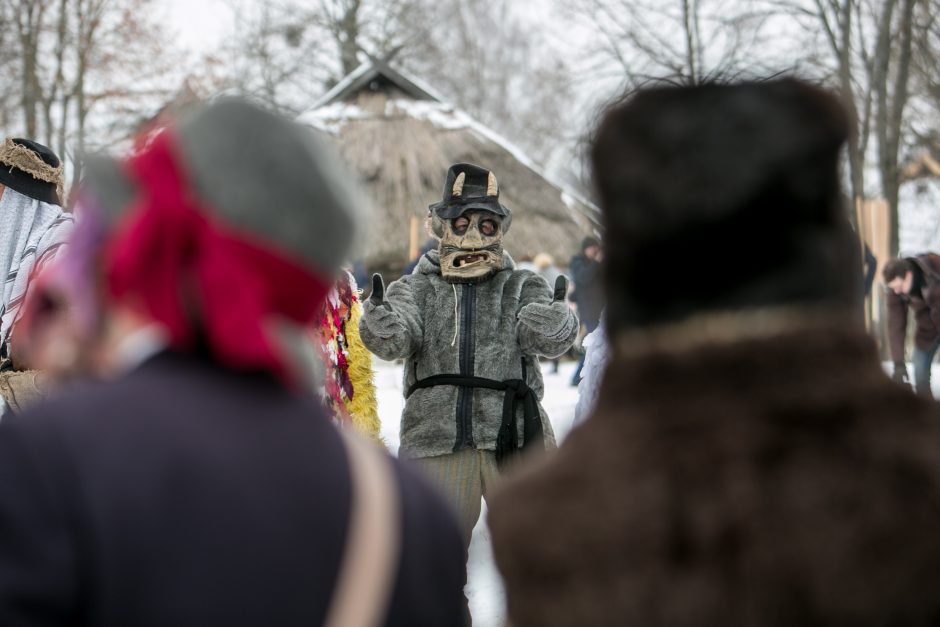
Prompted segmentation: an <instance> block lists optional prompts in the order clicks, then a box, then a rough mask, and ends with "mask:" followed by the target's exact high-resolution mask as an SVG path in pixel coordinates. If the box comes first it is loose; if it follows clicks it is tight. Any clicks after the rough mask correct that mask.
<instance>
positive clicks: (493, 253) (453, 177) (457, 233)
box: [430, 163, 512, 283]
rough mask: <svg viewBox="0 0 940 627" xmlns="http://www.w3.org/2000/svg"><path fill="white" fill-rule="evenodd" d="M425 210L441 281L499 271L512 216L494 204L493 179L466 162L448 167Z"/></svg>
mask: <svg viewBox="0 0 940 627" xmlns="http://www.w3.org/2000/svg"><path fill="white" fill-rule="evenodd" d="M430 210H431V211H430V218H431V230H432V231H433V233H434V235H435V236H437V237H438V238H439V239H440V246H439V249H438V250H439V252H440V260H441V275H442V276H443V277H444V278H445V279H447V280H448V281H453V282H459V283H465V282H479V281H482V280H485V279H487V278H488V277H490V276H492V275H493V274H495V273H496V272H498V271H499V270H501V269H502V267H503V242H502V240H503V235H504V234H505V233H506V231H507V230H509V225H510V223H511V222H512V216H511V214H510V212H509V210H508V209H507V208H506V207H504V206H503V205H502V204H500V202H499V184H498V183H497V181H496V175H494V174H493V173H492V172H490V171H489V170H487V169H485V168H481V167H479V166H475V165H471V164H467V163H460V164H457V165H454V166H451V168H450V169H449V170H448V172H447V180H446V181H445V183H444V198H443V200H442V201H441V202H439V203H436V204H434V205H431V207H430Z"/></svg>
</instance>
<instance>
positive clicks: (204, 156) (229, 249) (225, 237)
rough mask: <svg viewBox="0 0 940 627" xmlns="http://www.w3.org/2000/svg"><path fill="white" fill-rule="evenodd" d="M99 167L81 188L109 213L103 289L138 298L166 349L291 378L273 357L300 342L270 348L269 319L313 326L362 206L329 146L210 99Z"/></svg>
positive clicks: (285, 124) (250, 109) (270, 117)
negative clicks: (123, 157) (193, 351)
mask: <svg viewBox="0 0 940 627" xmlns="http://www.w3.org/2000/svg"><path fill="white" fill-rule="evenodd" d="M104 163H107V162H101V161H99V162H98V163H97V164H96V165H95V167H93V168H92V169H91V170H90V172H89V178H88V180H87V182H86V186H87V189H88V192H89V193H91V194H92V195H94V196H95V198H96V199H97V201H98V202H99V203H100V204H101V205H102V213H103V214H104V215H106V216H107V215H111V216H115V215H116V216H117V220H118V224H117V226H116V228H115V232H114V234H113V235H112V237H111V238H110V242H109V243H108V249H107V260H106V272H107V275H108V276H107V282H108V285H109V287H110V291H111V293H112V296H113V297H114V298H116V299H118V300H125V301H127V302H135V303H141V304H142V307H143V308H144V310H145V313H146V314H147V315H149V316H150V317H151V318H153V319H154V320H155V321H157V322H160V323H162V325H163V326H164V327H166V329H167V331H168V333H169V336H170V341H171V345H172V346H173V347H174V348H177V349H180V350H187V349H189V348H191V347H193V346H194V344H195V343H197V342H201V343H203V344H205V345H206V346H208V348H209V350H210V352H211V354H212V355H213V357H214V358H215V359H216V360H217V361H218V362H220V363H221V364H223V365H226V366H229V367H232V368H236V369H264V370H272V371H275V372H276V373H278V374H279V375H281V376H282V378H285V379H288V380H290V379H291V378H292V377H291V373H289V372H288V371H287V370H288V368H287V365H288V363H287V362H288V361H290V360H289V359H288V358H287V357H288V356H286V355H285V354H284V353H285V350H289V349H290V348H291V347H292V346H296V345H297V344H298V342H296V341H294V342H293V343H291V342H290V341H284V342H275V343H272V340H271V334H270V330H271V328H272V325H275V324H276V325H277V326H278V327H282V328H286V326H294V327H296V328H298V329H299V328H302V327H304V326H305V325H309V324H310V323H311V321H312V319H313V316H314V315H315V313H316V310H317V307H318V306H319V304H320V302H321V301H322V299H323V298H324V297H325V295H326V292H327V290H328V289H329V287H330V286H331V285H332V283H333V280H334V278H335V276H336V273H337V271H338V270H339V269H340V267H341V266H342V264H343V262H344V261H345V259H346V256H347V253H348V251H349V248H350V246H351V244H352V242H353V240H354V238H355V235H356V231H357V229H358V228H359V225H360V223H361V222H363V221H364V217H365V210H366V209H367V207H368V204H367V202H366V201H365V200H364V199H363V197H362V196H361V195H360V193H359V191H358V188H357V187H356V186H355V184H354V182H353V179H352V177H351V176H350V175H349V173H348V172H346V171H345V170H343V169H342V168H341V166H340V165H339V159H338V157H337V156H336V155H335V153H334V152H333V150H331V149H330V148H329V147H328V146H327V145H326V144H325V142H324V140H323V139H321V137H319V136H318V135H316V132H315V131H313V130H311V129H309V128H307V127H302V126H300V125H298V124H295V123H294V122H291V121H289V120H287V119H284V118H282V117H280V116H277V115H274V114H272V113H269V112H267V111H265V110H263V109H261V108H259V107H258V106H256V105H254V104H251V103H248V102H246V101H243V100H238V99H221V100H219V101H217V102H215V103H214V104H211V105H209V106H206V107H204V108H202V109H200V110H198V111H196V112H194V113H193V114H191V115H189V116H188V117H186V118H184V119H183V120H181V121H180V123H179V124H177V125H173V126H170V127H169V128H167V129H166V130H164V131H162V132H160V133H159V134H157V135H156V137H155V138H153V139H152V140H151V141H150V143H149V144H148V145H147V146H146V147H145V148H144V149H143V150H142V151H141V152H140V153H138V154H136V155H134V156H133V157H131V158H130V159H128V160H127V161H126V162H125V163H123V164H119V163H117V162H113V161H112V162H110V163H111V166H110V168H108V167H103V164H104ZM127 198H133V200H132V201H131V202H130V204H129V205H128V206H127V207H126V210H124V211H121V208H120V205H121V204H125V203H126V199H127ZM187 298H188V299H189V300H188V301H187ZM194 316H195V318H196V319H194ZM285 325H286V326H285ZM200 333H202V334H203V335H204V337H201V338H200V337H197V336H198V335H199V334H200ZM294 339H295V340H296V339H298V338H296V337H295V338H294Z"/></svg>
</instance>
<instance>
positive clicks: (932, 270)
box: [882, 253, 940, 398]
mask: <svg viewBox="0 0 940 627" xmlns="http://www.w3.org/2000/svg"><path fill="white" fill-rule="evenodd" d="M882 276H883V278H884V282H885V287H886V288H887V289H886V290H885V291H886V301H885V306H886V308H887V312H888V345H889V346H890V348H891V359H892V360H893V361H894V379H895V381H899V382H902V383H907V382H908V381H909V379H908V373H907V363H906V361H905V359H904V344H905V342H906V340H907V318H908V312H911V313H913V314H914V350H913V354H912V355H911V361H913V362H914V389H915V390H916V391H917V393H918V394H920V395H921V396H924V397H926V398H933V392H932V391H931V389H930V368H931V366H932V364H933V359H934V356H935V355H936V354H937V349H938V348H940V255H937V254H934V253H925V254H923V255H917V256H914V257H906V258H901V259H892V260H891V261H889V262H888V263H886V264H885V267H884V269H883V270H882Z"/></svg>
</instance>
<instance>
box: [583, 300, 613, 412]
mask: <svg viewBox="0 0 940 627" xmlns="http://www.w3.org/2000/svg"><path fill="white" fill-rule="evenodd" d="M581 347H582V348H583V349H584V366H583V368H582V369H581V372H580V374H581V381H580V382H579V383H578V404H577V405H576V406H575V409H574V419H575V422H581V421H582V420H584V419H585V418H586V417H587V416H588V415H589V414H590V413H591V410H593V409H594V405H595V404H597V395H598V392H599V391H600V388H601V381H603V377H604V369H605V368H606V367H607V362H608V360H609V359H610V349H609V348H608V346H607V331H606V329H605V327H604V320H603V318H602V319H601V323H600V324H599V325H597V328H596V329H594V330H593V331H591V332H590V333H588V334H587V335H586V336H585V338H584V340H583V341H582V342H581Z"/></svg>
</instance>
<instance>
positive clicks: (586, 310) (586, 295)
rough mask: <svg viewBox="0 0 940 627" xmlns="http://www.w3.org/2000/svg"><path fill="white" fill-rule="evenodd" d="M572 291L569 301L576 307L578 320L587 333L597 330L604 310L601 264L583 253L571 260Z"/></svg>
mask: <svg viewBox="0 0 940 627" xmlns="http://www.w3.org/2000/svg"><path fill="white" fill-rule="evenodd" d="M569 271H570V273H571V280H572V281H573V282H574V291H573V292H572V294H571V301H572V302H573V303H575V304H576V305H577V306H578V318H579V319H580V320H581V324H583V325H584V326H585V327H587V329H588V331H593V330H594V329H596V328H597V325H598V323H599V322H600V319H601V311H603V309H604V293H603V286H602V285H601V264H599V263H597V262H596V261H594V260H593V259H591V258H590V257H588V256H587V255H585V254H584V253H579V254H577V255H575V256H574V257H572V258H571V263H570V267H569Z"/></svg>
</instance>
